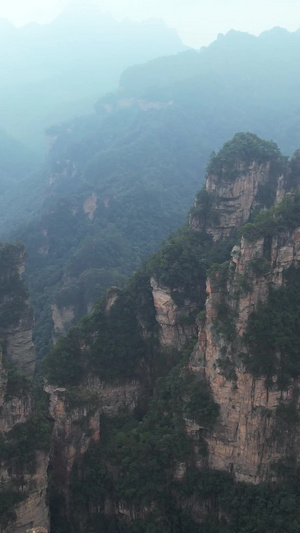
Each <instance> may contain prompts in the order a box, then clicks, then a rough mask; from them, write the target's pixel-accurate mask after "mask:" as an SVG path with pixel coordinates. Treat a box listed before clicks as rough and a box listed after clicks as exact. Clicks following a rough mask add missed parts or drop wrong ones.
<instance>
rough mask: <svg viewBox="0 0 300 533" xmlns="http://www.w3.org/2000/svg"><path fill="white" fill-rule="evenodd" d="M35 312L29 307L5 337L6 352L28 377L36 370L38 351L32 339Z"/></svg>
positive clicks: (8, 329)
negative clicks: (36, 351)
mask: <svg viewBox="0 0 300 533" xmlns="http://www.w3.org/2000/svg"><path fill="white" fill-rule="evenodd" d="M32 330H33V314H32V310H31V309H30V308H29V307H28V308H27V309H26V310H25V312H24V313H22V316H21V318H20V320H19V321H18V324H16V325H12V326H10V327H9V328H7V330H6V332H5V334H4V337H5V342H6V353H7V356H8V358H9V359H11V360H12V361H13V362H14V363H15V364H16V365H17V367H18V368H19V369H20V370H21V371H22V372H23V373H24V374H25V375H26V376H28V377H32V376H33V373H34V370H35V362H36V353H35V347H34V344H33V340H32Z"/></svg>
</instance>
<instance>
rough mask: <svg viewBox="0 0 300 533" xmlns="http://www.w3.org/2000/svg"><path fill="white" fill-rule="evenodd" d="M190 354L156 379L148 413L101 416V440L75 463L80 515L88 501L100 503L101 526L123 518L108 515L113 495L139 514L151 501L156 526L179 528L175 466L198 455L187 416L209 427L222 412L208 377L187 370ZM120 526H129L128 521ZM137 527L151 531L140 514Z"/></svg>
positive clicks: (97, 519)
mask: <svg viewBox="0 0 300 533" xmlns="http://www.w3.org/2000/svg"><path fill="white" fill-rule="evenodd" d="M188 352H189V353H190V350H188ZM186 357H187V352H183V354H182V359H181V362H180V363H179V364H178V365H177V366H176V367H174V368H173V369H172V370H171V371H170V372H169V373H168V374H167V375H166V376H165V377H161V378H159V379H158V380H157V381H156V383H155V388H154V394H153V397H152V399H151V400H150V404H149V407H148V410H147V412H146V413H144V414H142V416H141V413H140V411H138V410H137V411H136V412H135V416H128V415H124V416H119V417H116V418H114V419H110V418H106V417H104V416H102V417H101V436H102V438H101V441H100V442H99V443H97V444H93V445H92V446H91V447H90V448H89V450H88V451H87V453H86V454H85V455H84V457H83V460H82V461H80V462H78V463H77V464H76V465H75V467H74V469H73V482H72V498H73V506H74V510H75V516H74V518H75V520H76V513H80V512H82V511H81V510H82V509H85V508H87V506H88V507H89V508H90V509H94V516H92V517H91V521H92V523H98V524H100V523H102V522H103V523H102V526H101V527H100V526H99V527H100V529H99V531H105V529H102V527H103V528H104V527H108V523H109V524H110V527H111V526H112V523H113V521H114V520H116V521H117V522H118V518H117V517H114V518H112V517H111V518H110V517H106V518H105V517H104V515H103V512H104V507H105V501H106V499H107V498H109V499H113V501H115V502H122V505H126V507H127V508H128V509H129V510H130V512H131V513H132V514H133V515H134V513H135V512H137V513H138V510H139V509H143V508H144V507H146V508H147V509H148V510H149V511H147V522H149V523H152V527H153V528H154V529H153V531H157V527H159V526H158V524H161V522H162V521H163V522H164V521H167V523H169V525H166V531H170V532H171V531H173V529H172V527H173V526H172V524H174V523H175V522H176V521H177V520H178V519H179V515H181V511H179V510H178V509H177V508H176V507H177V506H176V501H175V498H174V494H173V472H174V469H175V468H176V465H177V463H178V462H182V461H183V462H184V461H187V460H190V459H189V458H191V457H192V455H193V452H192V443H191V441H190V438H189V437H188V435H187V433H186V431H185V424H184V417H189V418H192V419H194V420H196V421H197V423H198V424H200V425H201V426H202V430H203V429H205V428H206V430H209V429H211V428H212V427H213V425H214V423H215V422H216V419H217V416H218V412H219V409H218V406H217V405H216V404H215V403H214V402H213V399H212V397H211V393H210V391H209V387H208V385H207V383H206V382H205V381H204V380H200V381H195V378H193V377H192V376H191V375H190V374H189V373H187V372H186V370H184V363H185V361H186ZM198 448H199V451H200V452H201V451H202V455H203V457H205V456H206V454H207V450H206V446H205V442H204V439H203V437H202V436H201V435H199V437H198ZM96 509H97V512H96ZM134 510H135V511H134ZM173 512H174V513H175V514H174V517H173V518H172V513H173ZM182 513H183V516H185V512H184V511H182ZM148 515H149V516H148ZM187 515H188V513H187ZM148 518H149V520H148ZM185 519H186V520H187V524H190V523H193V521H192V520H191V519H190V518H189V517H188V516H186V518H185ZM118 527H120V528H121V529H120V530H121V531H123V529H122V528H123V527H124V528H125V529H124V531H126V524H125V523H124V524H122V521H121V523H120V524H119V525H118ZM132 527H133V530H134V531H137V532H139V531H148V526H147V528H146V529H144V528H145V527H146V523H144V522H143V520H142V521H140V520H136V521H135V522H134V525H133V526H132ZM149 527H150V526H149ZM129 531H131V529H129ZM149 531H152V529H151V528H150V529H149ZM184 531H186V532H188V531H189V530H188V529H184Z"/></svg>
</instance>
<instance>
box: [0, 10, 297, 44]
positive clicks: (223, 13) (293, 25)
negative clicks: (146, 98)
mask: <svg viewBox="0 0 300 533" xmlns="http://www.w3.org/2000/svg"><path fill="white" fill-rule="evenodd" d="M76 1H78V0H76ZM81 1H82V0H81ZM89 1H90V0H85V2H89ZM92 2H93V3H94V4H97V5H98V6H99V7H100V8H101V10H103V11H104V12H110V13H112V14H113V15H114V16H116V17H118V18H124V17H128V18H131V19H135V20H141V19H145V18H149V17H159V18H163V19H165V21H166V22H167V23H168V24H169V25H170V26H172V27H174V28H176V29H177V31H178V33H179V34H180V36H181V38H182V40H183V41H184V42H185V44H187V45H190V46H195V47H197V48H199V47H200V46H202V45H206V44H209V43H210V42H211V41H213V40H214V39H215V38H216V37H217V35H218V33H226V32H227V31H229V30H230V29H231V28H234V29H236V30H241V31H248V32H249V33H253V34H255V35H257V34H259V33H261V32H262V31H264V30H266V29H270V28H273V27H274V26H281V27H284V28H286V29H288V30H290V31H295V30H296V29H298V28H299V27H300V0H279V1H278V0H251V1H249V0H92ZM69 3H70V0H0V17H4V18H7V19H9V20H11V21H12V22H14V23H15V24H17V25H23V24H25V23H27V22H29V21H31V20H36V21H38V22H41V23H45V22H47V21H50V20H51V19H53V18H54V17H55V16H56V15H57V14H58V13H59V12H60V11H61V10H62V9H63V8H64V7H65V6H66V5H68V4H69Z"/></svg>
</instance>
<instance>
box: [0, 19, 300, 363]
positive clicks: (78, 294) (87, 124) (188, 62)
mask: <svg viewBox="0 0 300 533" xmlns="http://www.w3.org/2000/svg"><path fill="white" fill-rule="evenodd" d="M297 35H298V34H297V32H296V33H295V34H289V33H288V32H284V31H282V32H281V31H279V30H276V29H275V30H272V31H270V32H266V34H265V35H262V36H260V37H259V38H256V37H253V36H249V35H246V34H242V33H238V32H230V33H229V34H227V35H226V36H224V37H223V38H220V39H218V40H217V41H216V42H215V43H212V45H210V46H209V47H207V48H206V49H204V50H201V51H200V52H199V53H198V52H193V51H188V52H186V53H182V54H179V55H178V56H173V57H169V58H165V59H163V58H162V59H160V60H158V61H157V62H154V63H151V62H150V63H148V64H146V65H144V66H141V67H135V68H132V69H131V71H128V73H125V74H124V76H123V77H122V79H121V84H120V85H121V87H120V90H119V91H118V92H116V93H113V94H110V95H107V96H106V97H105V98H103V99H102V100H101V99H100V100H99V101H98V103H97V105H96V111H95V113H94V115H92V116H89V117H81V118H78V119H76V120H71V121H69V122H68V123H62V124H59V125H57V126H53V127H51V128H50V129H49V130H48V140H49V144H50V145H51V148H50V152H49V158H48V161H47V162H46V164H45V166H44V168H43V170H42V171H41V173H40V174H39V175H38V174H35V175H34V176H33V177H32V178H31V180H29V181H27V182H26V184H25V183H23V182H22V183H21V184H20V185H19V186H18V188H17V189H16V194H15V195H12V194H11V195H10V196H9V197H8V195H6V196H5V197H3V198H2V199H0V219H1V227H2V228H3V232H2V235H3V237H5V238H7V235H8V232H7V229H10V230H13V231H11V233H10V238H12V239H16V240H22V241H24V242H25V244H26V249H27V250H28V254H29V261H28V263H27V272H26V276H27V281H28V284H29V289H30V294H31V297H32V304H33V307H34V310H35V314H36V317H37V322H36V336H35V338H36V345H37V350H38V353H39V354H41V355H42V354H45V352H46V351H47V349H48V347H49V345H50V344H51V337H52V335H54V337H57V336H58V335H59V333H61V332H63V331H64V329H65V328H66V327H67V326H68V325H69V324H70V323H72V322H73V321H74V320H75V319H76V318H78V317H79V316H81V315H82V314H84V313H85V312H86V311H88V310H90V309H91V306H92V304H93V302H94V301H95V300H96V299H97V298H98V297H99V296H100V295H101V294H102V293H103V290H105V288H106V287H108V286H110V285H111V284H113V285H117V286H120V285H122V284H123V283H124V282H125V280H126V279H127V278H128V276H129V275H130V274H131V273H132V272H133V270H134V269H135V268H137V267H138V266H139V265H140V264H141V260H142V259H143V258H144V257H145V256H147V254H149V253H152V252H153V251H154V250H155V249H156V248H157V246H158V245H159V244H160V242H161V241H162V240H163V239H164V238H166V236H167V235H168V234H169V233H170V232H171V231H173V230H174V229H175V228H176V227H178V226H179V225H180V224H181V223H182V222H183V220H184V218H185V213H186V211H187V209H188V207H189V205H190V204H191V202H192V199H193V196H194V194H195V192H196V191H197V189H198V188H199V180H200V179H201V178H200V176H203V175H204V169H205V164H206V161H207V160H208V157H209V154H210V153H211V152H212V150H217V149H218V148H219V147H220V146H221V145H222V143H223V142H224V141H225V140H226V139H228V138H230V137H231V136H232V135H233V134H234V133H235V132H236V131H247V130H248V131H254V132H255V133H260V134H262V135H263V136H264V137H266V138H268V137H269V131H272V137H273V140H274V141H276V140H277V141H278V140H279V141H280V146H282V145H283V146H288V147H289V148H288V153H290V154H291V153H292V149H291V147H297V146H298V145H299V144H300V139H299V130H298V126H297V124H298V122H297V112H298V111H297V107H296V97H295V87H296V86H298V81H297V80H298V78H297V76H298V73H297V71H296V70H295V69H294V68H293V66H292V64H291V62H290V61H287V62H285V61H282V56H281V55H280V54H279V53H278V54H273V56H272V57H273V59H272V62H271V63H270V61H271V60H270V57H271V55H272V51H274V50H277V48H278V47H279V48H280V47H281V44H282V43H283V41H284V42H285V43H286V47H285V50H290V48H293V47H294V48H295V49H297V46H298V45H297V43H298V41H297ZM294 48H293V50H292V49H291V51H290V52H288V54H289V57H291V58H293V57H294V55H293V54H294V53H295V51H294ZM258 51H259V52H258ZM250 52H251V53H250ZM254 52H255V53H254ZM258 53H259V55H260V56H261V57H267V58H269V59H268V64H272V65H273V68H272V69H263V68H262V67H261V65H260V64H258V63H257V62H255V61H254V59H253V58H254V56H255V54H256V55H257V54H258ZM229 59H230V61H229ZM269 60H270V61H269ZM225 66H226V68H225ZM153 72H154V73H153ZM247 72H248V74H249V76H248V75H246V73H247ZM276 72H277V74H278V73H281V75H280V80H279V82H278V83H277V82H276V79H275V78H276V75H277V74H276ZM250 74H251V75H250ZM279 86H280V87H281V89H282V91H281V90H279V89H278V87H279ZM267 87H270V91H273V92H274V91H275V92H276V95H275V96H274V97H273V96H272V97H271V96H270V98H269V96H268V90H267ZM274 87H277V89H275V88H274ZM275 92H274V94H275ZM287 93H288V94H289V98H288V99H287V98H286V96H285V95H286V94H287ZM29 184H30V186H29ZM28 221H29V222H28ZM17 222H20V223H22V227H21V229H16V224H17ZM5 228H6V231H5ZM51 306H52V310H51ZM53 322H54V325H53Z"/></svg>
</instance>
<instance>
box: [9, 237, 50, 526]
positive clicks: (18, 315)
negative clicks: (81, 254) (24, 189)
mask: <svg viewBox="0 0 300 533" xmlns="http://www.w3.org/2000/svg"><path fill="white" fill-rule="evenodd" d="M0 264H1V275H0V284H1V293H2V295H4V296H2V298H1V301H0V308H1V320H0V331H1V338H2V344H3V349H4V353H5V356H6V358H7V359H8V360H10V361H12V362H13V363H14V364H15V367H16V368H17V370H18V371H19V372H21V373H22V375H23V376H26V377H27V378H31V377H32V376H33V374H34V370H35V361H36V354H35V348H34V344H33V341H32V328H33V315H32V311H31V309H30V308H29V304H28V301H27V292H26V289H25V287H24V284H23V282H22V280H21V279H20V276H21V274H22V273H23V271H24V249H23V247H22V246H21V245H19V244H7V245H3V246H1V247H0ZM7 280H9V282H10V283H7ZM14 372H15V371H14ZM14 376H15V374H13V375H12V376H11V375H10V374H9V373H8V371H7V368H6V365H4V362H3V356H2V349H1V352H0V437H1V442H3V444H6V446H8V451H5V446H4V447H3V446H2V448H4V449H2V450H1V455H0V478H1V488H0V492H1V494H0V499H1V498H3V497H4V498H5V493H6V492H7V491H11V492H12V494H14V496H15V497H16V498H17V499H18V498H19V497H22V500H21V501H20V502H19V503H16V504H15V505H14V506H13V509H10V511H12V514H9V513H8V514H7V515H5V504H4V508H2V507H1V514H0V528H1V531H2V532H3V533H23V532H24V533H25V531H26V530H27V529H28V528H31V527H36V526H41V527H44V528H48V526H49V516H48V506H47V503H46V493H47V486H48V478H47V469H48V462H49V455H48V454H47V453H46V452H43V451H38V450H36V451H35V452H33V456H34V457H35V460H34V461H33V462H32V463H30V464H23V463H22V460H21V461H20V458H16V457H14V456H13V455H12V454H11V453H10V449H9V447H10V446H12V447H13V449H14V447H18V446H21V443H18V441H17V442H16V437H12V436H11V435H12V434H13V432H14V431H16V429H17V428H23V429H24V432H25V433H23V436H24V434H25V435H26V431H28V427H30V426H28V423H29V421H30V419H31V418H32V417H33V416H34V414H35V413H34V398H33V396H32V393H31V392H30V388H29V387H27V388H26V387H25V388H24V390H23V389H22V386H21V383H22V381H20V383H19V386H18V381H17V382H16V383H15V382H14V379H15V378H14ZM16 435H18V432H17V433H16ZM25 441H26V437H25ZM22 446H24V441H23V444H22ZM25 447H26V444H25ZM38 447H39V446H37V448H38ZM23 452H24V453H26V449H24V450H23V448H22V449H21V451H20V450H19V453H21V454H22V453H23ZM21 458H22V455H21Z"/></svg>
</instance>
